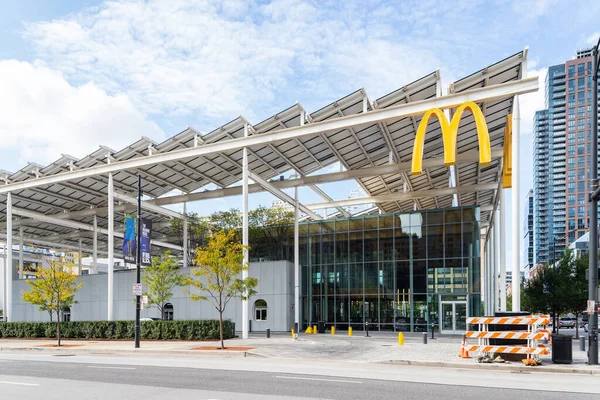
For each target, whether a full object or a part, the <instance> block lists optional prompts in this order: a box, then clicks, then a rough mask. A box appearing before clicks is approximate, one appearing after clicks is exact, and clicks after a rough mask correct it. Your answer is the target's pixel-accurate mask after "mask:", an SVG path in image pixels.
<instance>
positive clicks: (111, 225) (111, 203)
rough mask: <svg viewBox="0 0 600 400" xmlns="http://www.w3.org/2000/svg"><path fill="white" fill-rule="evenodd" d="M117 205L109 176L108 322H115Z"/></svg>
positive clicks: (111, 179)
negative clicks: (114, 291)
mask: <svg viewBox="0 0 600 400" xmlns="http://www.w3.org/2000/svg"><path fill="white" fill-rule="evenodd" d="M114 210H115V204H114V196H113V176H112V174H108V238H107V240H108V302H107V303H108V317H107V318H108V320H109V321H112V320H113V309H114V293H113V290H114V270H113V269H114V260H115V211H114Z"/></svg>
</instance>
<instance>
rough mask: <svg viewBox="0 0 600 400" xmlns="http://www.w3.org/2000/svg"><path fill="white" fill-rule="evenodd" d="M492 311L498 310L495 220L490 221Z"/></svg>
mask: <svg viewBox="0 0 600 400" xmlns="http://www.w3.org/2000/svg"><path fill="white" fill-rule="evenodd" d="M490 231H491V236H490V244H489V246H490V277H491V278H492V279H490V299H491V300H492V301H491V302H490V312H491V313H492V314H493V313H494V311H496V228H495V227H494V223H493V221H490Z"/></svg>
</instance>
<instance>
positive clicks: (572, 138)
mask: <svg viewBox="0 0 600 400" xmlns="http://www.w3.org/2000/svg"><path fill="white" fill-rule="evenodd" d="M574 141H575V134H574V133H569V143H573V142H574Z"/></svg>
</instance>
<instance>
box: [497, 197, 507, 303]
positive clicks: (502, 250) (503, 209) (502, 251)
mask: <svg viewBox="0 0 600 400" xmlns="http://www.w3.org/2000/svg"><path fill="white" fill-rule="evenodd" d="M505 216H506V199H505V194H504V189H502V190H500V215H499V216H498V217H499V219H500V311H506V225H504V219H505Z"/></svg>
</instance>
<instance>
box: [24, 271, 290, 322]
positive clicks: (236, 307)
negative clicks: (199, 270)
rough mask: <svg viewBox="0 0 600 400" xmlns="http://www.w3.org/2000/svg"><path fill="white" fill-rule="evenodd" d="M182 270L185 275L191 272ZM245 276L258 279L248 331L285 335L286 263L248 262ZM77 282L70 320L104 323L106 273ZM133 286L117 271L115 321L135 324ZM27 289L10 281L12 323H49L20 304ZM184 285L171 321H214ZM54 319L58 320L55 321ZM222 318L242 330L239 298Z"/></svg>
mask: <svg viewBox="0 0 600 400" xmlns="http://www.w3.org/2000/svg"><path fill="white" fill-rule="evenodd" d="M181 272H182V273H183V274H184V275H186V276H188V275H189V274H190V269H189V268H184V269H182V270H181ZM249 275H250V276H251V277H255V278H257V279H258V287H257V292H258V294H257V295H256V296H253V297H252V298H251V299H250V300H249V318H250V319H251V321H252V322H251V324H252V331H253V332H258V331H265V330H266V329H267V328H268V329H271V330H272V331H287V330H289V329H290V328H291V327H292V326H293V322H294V308H293V302H294V266H293V264H292V263H290V262H287V261H273V262H261V263H252V264H251V265H250V270H249ZM78 279H79V281H80V282H82V283H83V286H82V288H81V290H79V292H77V294H76V296H75V300H76V301H77V304H74V305H73V306H72V307H71V320H72V321H90V320H106V318H107V315H108V310H107V308H108V306H107V284H108V275H82V276H80V277H79V278H78ZM134 282H135V271H123V272H116V273H115V289H114V293H115V299H114V306H115V308H114V318H115V320H133V319H134V318H135V304H134V301H133V299H134V297H133V294H132V286H133V283H134ZM27 287H28V285H27V283H26V282H25V281H14V282H13V321H49V320H50V317H49V315H48V313H47V312H41V311H38V309H37V307H35V306H33V305H31V304H29V303H26V302H24V301H23V300H22V298H21V295H22V291H23V290H26V289H27ZM187 290H189V288H188V287H179V288H176V289H175V290H174V291H173V297H172V298H171V300H170V303H171V304H172V305H173V308H174V319H179V320H182V319H218V317H219V315H218V312H217V311H216V310H215V308H214V307H213V305H212V304H210V303H209V302H208V301H206V300H200V301H192V300H190V297H189V294H187V293H186V291H187ZM258 299H263V300H265V301H266V302H267V306H268V311H267V321H255V320H254V317H255V315H254V302H255V301H256V300H258ZM141 315H142V318H143V317H159V316H160V315H159V312H158V310H157V309H156V308H150V309H145V310H143V311H142V313H141ZM54 318H56V316H55V317H54ZM224 318H225V319H231V320H232V321H234V322H235V324H236V330H238V331H239V330H241V326H242V308H241V301H240V300H239V299H237V298H236V299H233V300H231V301H230V302H229V304H228V305H227V309H226V310H225V314H224Z"/></svg>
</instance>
